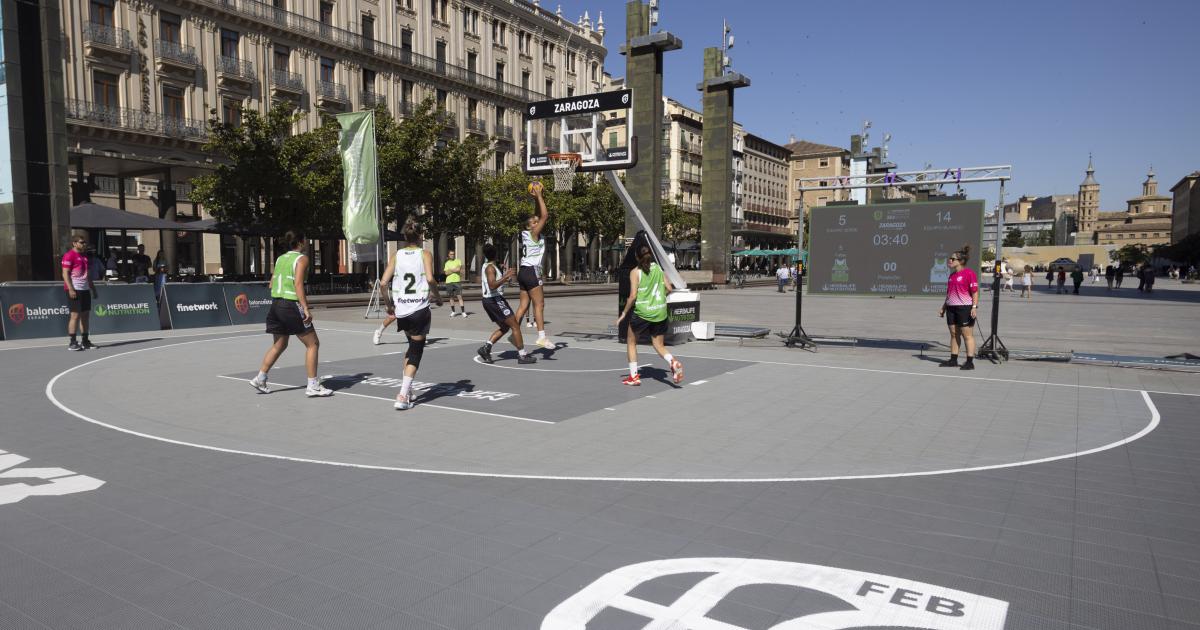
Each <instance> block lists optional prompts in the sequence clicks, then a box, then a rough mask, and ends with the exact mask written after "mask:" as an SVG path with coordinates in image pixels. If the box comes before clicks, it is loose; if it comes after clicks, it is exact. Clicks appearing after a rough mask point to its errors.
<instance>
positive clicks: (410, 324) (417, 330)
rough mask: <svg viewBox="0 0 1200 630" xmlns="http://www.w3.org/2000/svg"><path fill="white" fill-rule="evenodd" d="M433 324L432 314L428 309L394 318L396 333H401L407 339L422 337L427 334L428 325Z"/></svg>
mask: <svg viewBox="0 0 1200 630" xmlns="http://www.w3.org/2000/svg"><path fill="white" fill-rule="evenodd" d="M432 322H433V313H432V312H431V311H430V310H429V307H428V306H426V307H425V308H423V309H421V310H419V311H417V312H415V313H409V314H408V315H405V316H404V317H397V318H396V332H402V333H404V334H405V335H407V336H409V337H424V336H425V335H428V334H429V324H430V323H432Z"/></svg>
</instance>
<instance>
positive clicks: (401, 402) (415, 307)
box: [379, 223, 442, 409]
mask: <svg viewBox="0 0 1200 630" xmlns="http://www.w3.org/2000/svg"><path fill="white" fill-rule="evenodd" d="M404 241H405V245H404V247H402V248H400V249H399V250H397V251H396V255H395V257H393V258H392V260H390V261H388V266H387V269H385V270H384V272H383V279H382V280H381V281H380V283H379V287H380V289H381V290H382V291H383V301H384V302H385V303H386V304H387V311H388V315H389V316H391V317H395V318H396V330H397V331H404V336H405V337H408V352H405V353H404V378H403V379H402V381H401V385H400V393H399V394H397V395H396V405H395V407H396V409H412V407H413V401H412V382H413V377H414V376H416V375H417V368H419V367H421V356H422V355H423V354H424V353H425V335H428V334H429V322H430V321H431V320H432V319H433V316H432V314H431V313H430V312H429V293H430V292H432V293H433V299H434V301H435V303H436V304H437V305H438V306H441V305H442V296H441V295H439V294H438V288H437V282H436V281H435V280H434V279H433V256H432V255H431V254H430V253H429V252H427V251H425V250H424V249H422V248H421V244H422V242H423V241H424V238H423V237H422V235H421V228H420V227H418V226H417V225H415V224H412V223H409V224H408V225H406V226H404Z"/></svg>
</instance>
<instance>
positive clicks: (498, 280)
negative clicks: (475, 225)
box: [477, 243, 537, 364]
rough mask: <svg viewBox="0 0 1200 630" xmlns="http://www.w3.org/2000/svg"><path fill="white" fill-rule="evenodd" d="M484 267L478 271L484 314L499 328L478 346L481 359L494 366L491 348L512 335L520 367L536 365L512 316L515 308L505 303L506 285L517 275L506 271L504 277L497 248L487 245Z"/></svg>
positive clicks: (517, 323)
mask: <svg viewBox="0 0 1200 630" xmlns="http://www.w3.org/2000/svg"><path fill="white" fill-rule="evenodd" d="M483 260H484V262H483V267H482V268H480V270H479V277H480V278H481V279H482V280H483V282H482V286H481V287H480V288H481V289H482V291H483V311H484V312H485V313H487V314H488V317H489V318H491V320H492V321H493V322H495V323H496V325H497V326H499V328H497V329H496V330H495V332H493V333H492V334H491V336H490V337H488V339H487V341H485V342H483V345H482V346H479V350H478V351H477V352H478V353H479V358H481V359H483V360H484V362H485V363H491V362H492V344H494V343H496V342H497V341H500V338H501V337H503V336H504V333H506V332H508V331H510V330H511V331H512V336H511V337H509V339H510V340H511V341H512V344H513V345H514V346H516V347H517V363H520V364H528V363H537V359H536V358H534V357H533V356H532V355H528V354H525V340H524V339H522V337H521V326H520V323H519V322H518V321H517V316H516V315H515V314H513V311H512V307H510V306H509V305H508V300H505V299H504V284H505V283H506V282H508V281H509V280H511V279H512V278H513V276H515V275H516V272H515V271H513V270H512V269H511V268H510V269H506V270H505V271H504V273H503V274H501V273H500V271H499V269H497V267H496V263H495V260H496V246H495V245H492V244H491V243H488V244H487V245H484V246H483Z"/></svg>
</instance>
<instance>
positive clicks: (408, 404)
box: [392, 394, 413, 411]
mask: <svg viewBox="0 0 1200 630" xmlns="http://www.w3.org/2000/svg"><path fill="white" fill-rule="evenodd" d="M392 407H394V408H396V409H399V410H400V411H404V410H405V409H412V408H413V402H412V397H411V396H405V395H404V394H397V395H396V404H395V405H392Z"/></svg>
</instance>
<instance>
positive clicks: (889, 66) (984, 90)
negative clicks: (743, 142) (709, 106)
mask: <svg viewBox="0 0 1200 630" xmlns="http://www.w3.org/2000/svg"><path fill="white" fill-rule="evenodd" d="M559 4H560V3H558V2H555V1H553V0H544V1H543V2H542V6H543V7H546V8H548V9H550V10H551V11H553V10H555V8H556V7H557V6H558V5H559ZM561 6H562V9H563V16H564V17H568V18H570V19H572V20H574V19H576V18H577V17H578V16H580V15H582V14H583V12H584V10H585V9H586V10H587V11H589V12H590V14H591V17H592V19H593V20H595V19H596V17H597V13H598V11H603V12H604V18H605V25H606V26H607V28H608V33H607V36H606V39H605V43H606V45H607V46H608V49H609V55H608V59H607V62H606V64H605V65H606V67H607V69H608V71H609V72H610V73H612V74H613V75H614V76H624V75H625V58H624V57H623V56H621V55H620V54H619V52H618V49H619V47H620V45H621V44H622V43H623V42H624V41H625V1H624V0H565V1H562V2H561ZM661 10H662V21H661V22H660V24H659V28H661V29H663V30H667V31H670V32H672V33H674V34H676V35H678V36H679V37H680V38H681V39H683V42H684V48H683V50H678V51H674V52H669V53H667V54H666V60H665V68H664V72H665V76H664V81H663V83H664V88H663V89H664V92H665V93H666V95H667V96H670V97H672V98H675V99H677V100H679V101H682V102H683V103H685V104H688V105H690V106H693V107H696V108H697V109H699V105H700V102H699V93H698V92H697V91H696V88H695V86H696V83H697V82H699V80H700V76H701V72H702V61H701V59H702V50H703V48H705V47H706V46H718V45H720V36H721V19H722V18H727V19H728V20H729V21H730V23H731V24H732V26H733V28H734V35H735V37H736V46H735V47H734V50H733V51H732V55H731V56H732V58H733V67H734V70H736V71H738V72H741V73H743V74H745V75H747V76H749V77H750V79H751V81H752V85H751V86H750V87H748V88H744V89H741V90H739V91H738V92H737V96H736V105H735V117H736V119H737V120H738V121H739V122H740V123H742V124H743V125H745V126H746V128H747V129H748V130H750V131H751V132H752V133H755V134H757V135H760V136H763V137H766V138H768V139H770V140H773V141H775V142H779V143H781V144H783V143H786V142H787V141H788V136H789V135H795V136H796V137H797V138H802V139H806V140H812V141H815V142H821V143H825V144H835V145H839V146H848V144H849V137H850V135H851V134H852V133H857V132H858V130H859V127H860V126H861V124H862V121H863V120H870V121H871V122H872V124H873V129H872V138H871V143H872V144H877V142H878V141H879V140H880V139H882V136H883V133H884V132H889V133H891V134H892V136H893V140H892V142H891V144H890V149H891V158H892V161H894V162H896V163H897V164H898V165H899V166H900V168H901V169H902V170H910V169H917V168H921V167H923V166H924V165H925V163H927V162H929V163H932V164H933V165H934V166H935V167H955V166H986V165H993V164H1012V165H1013V181H1012V182H1011V184H1010V186H1009V187H1008V189H1007V191H1006V197H1007V200H1009V201H1011V200H1013V199H1015V198H1016V196H1018V195H1021V194H1032V195H1048V194H1067V193H1075V192H1076V189H1077V188H1078V186H1079V183H1080V182H1081V181H1083V178H1084V170H1085V168H1086V167H1087V159H1088V152H1089V151H1091V152H1093V153H1094V154H1095V162H1096V179H1097V180H1098V181H1099V182H1100V184H1101V186H1102V188H1101V193H1100V202H1101V210H1123V209H1124V208H1125V199H1128V198H1129V197H1133V196H1135V195H1138V194H1140V193H1141V182H1142V180H1144V179H1145V175H1146V171H1147V168H1148V167H1149V166H1150V165H1151V164H1153V165H1154V170H1155V172H1156V173H1157V175H1158V181H1159V191H1160V193H1161V194H1170V193H1169V191H1168V190H1167V189H1168V188H1169V187H1170V186H1171V185H1173V184H1174V183H1175V182H1177V181H1178V180H1179V178H1180V177H1181V176H1183V175H1184V174H1186V173H1190V172H1191V171H1194V170H1198V169H1200V82H1197V80H1196V76H1197V75H1198V74H1200V0H1174V1H1168V0H1142V1H1139V2H1114V1H1083V0H1077V1H1070V2H1062V1H1057V0H1055V1H1051V2H1046V1H1042V2H1031V1H1027V0H1009V1H1007V2H1003V3H991V4H986V5H985V4H981V3H976V2H956V3H946V2H937V3H934V2H887V3H885V2H857V3H815V2H807V1H803V0H770V1H768V0H742V1H740V2H729V1H724V2H718V1H716V0H662V1H661ZM969 192H971V193H972V196H973V197H974V196H977V195H980V194H982V196H983V198H985V199H987V200H988V205H989V207H991V205H992V204H994V203H995V199H996V190H995V189H994V188H992V187H991V186H990V185H988V186H978V187H975V188H973V189H971V190H970V191H969Z"/></svg>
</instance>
